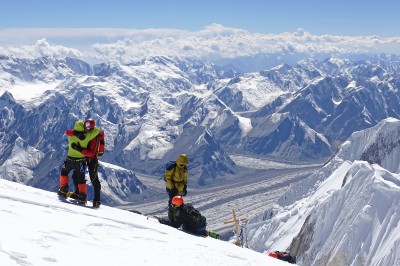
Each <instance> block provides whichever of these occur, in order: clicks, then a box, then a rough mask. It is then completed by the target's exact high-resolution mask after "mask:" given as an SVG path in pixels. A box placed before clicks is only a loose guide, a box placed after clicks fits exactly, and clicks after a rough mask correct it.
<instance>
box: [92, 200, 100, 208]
mask: <svg viewBox="0 0 400 266" xmlns="http://www.w3.org/2000/svg"><path fill="white" fill-rule="evenodd" d="M100 205H101V202H100V200H93V208H99V207H100Z"/></svg>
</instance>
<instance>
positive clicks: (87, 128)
mask: <svg viewBox="0 0 400 266" xmlns="http://www.w3.org/2000/svg"><path fill="white" fill-rule="evenodd" d="M94 126H95V122H94V120H93V119H92V118H89V119H86V120H85V131H90V130H92V129H93V128H94Z"/></svg>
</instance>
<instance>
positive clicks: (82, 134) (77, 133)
mask: <svg viewBox="0 0 400 266" xmlns="http://www.w3.org/2000/svg"><path fill="white" fill-rule="evenodd" d="M74 135H75V137H77V138H78V139H80V140H84V139H85V133H83V132H81V131H76V130H74Z"/></svg>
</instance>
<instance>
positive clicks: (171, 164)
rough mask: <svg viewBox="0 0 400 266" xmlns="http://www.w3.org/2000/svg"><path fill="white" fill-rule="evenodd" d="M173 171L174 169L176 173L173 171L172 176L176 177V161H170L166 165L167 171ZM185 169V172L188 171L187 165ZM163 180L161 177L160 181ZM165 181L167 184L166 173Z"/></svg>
mask: <svg viewBox="0 0 400 266" xmlns="http://www.w3.org/2000/svg"><path fill="white" fill-rule="evenodd" d="M172 169H174V171H172V175H171V176H174V174H175V169H176V161H169V162H168V163H167V164H166V165H165V170H168V171H171V170H172ZM184 169H185V171H187V167H186V165H185V167H184ZM161 178H162V177H160V179H161ZM160 179H159V180H160ZM164 181H165V182H167V180H166V177H165V173H164Z"/></svg>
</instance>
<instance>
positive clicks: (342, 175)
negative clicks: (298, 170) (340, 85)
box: [248, 118, 400, 266]
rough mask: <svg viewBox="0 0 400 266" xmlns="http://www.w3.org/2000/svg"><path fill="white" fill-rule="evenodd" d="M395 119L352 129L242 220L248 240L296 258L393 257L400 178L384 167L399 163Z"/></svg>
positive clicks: (308, 261) (363, 261) (346, 261)
mask: <svg viewBox="0 0 400 266" xmlns="http://www.w3.org/2000/svg"><path fill="white" fill-rule="evenodd" d="M399 127H400V120H397V119H393V118H388V119H386V120H384V121H382V122H381V123H379V124H378V125H376V126H375V127H372V128H370V129H367V130H363V131H359V132H355V133H353V134H352V136H351V137H350V138H349V139H348V141H346V142H345V143H343V144H342V146H341V147H340V149H339V151H338V152H337V154H336V155H335V157H333V158H332V159H331V160H330V161H329V162H327V163H326V164H325V166H324V167H322V168H321V169H320V170H319V171H317V172H316V173H315V174H313V175H311V176H309V177H308V178H306V179H305V180H302V181H300V182H299V183H296V184H293V185H292V186H291V188H290V189H289V191H288V192H286V193H285V194H284V195H283V196H282V197H281V199H280V200H279V201H278V204H277V205H276V206H275V207H274V208H272V209H271V210H270V211H267V212H266V213H264V214H262V215H260V216H259V217H258V218H254V219H253V220H252V221H250V224H249V232H248V234H249V239H251V240H250V241H249V246H250V247H251V248H254V249H255V250H258V251H260V252H262V251H265V250H271V249H274V250H275V249H276V250H281V249H288V250H289V251H290V252H291V253H292V254H295V255H297V257H298V264H299V265H352V266H356V265H397V264H398V261H399V259H400V257H399V256H398V255H397V254H399V252H398V248H399V245H398V242H399V240H398V239H400V231H399V230H398V228H397V223H398V222H399V219H400V217H398V215H397V212H396V211H395V210H396V209H397V206H398V202H399V199H400V178H399V175H398V173H396V172H390V171H389V170H387V169H385V168H384V167H387V166H389V167H392V166H394V165H397V168H393V169H394V170H398V166H399V165H400V161H399V157H398V156H394V155H396V154H397V153H398V152H399V151H400V146H399V144H398V140H399V139H400V136H399V135H398V128H399ZM396 139H397V141H394V140H396ZM371 147H373V149H372V148H371ZM384 147H391V149H386V148H384ZM371 150H374V151H375V152H376V153H371V152H370V151H371ZM365 151H368V152H365ZM378 151H379V152H378ZM365 154H379V157H376V156H369V158H370V159H372V161H371V163H372V164H370V163H368V162H366V161H360V159H361V158H360V157H363V156H364V157H365V158H366V155H365ZM376 158H379V161H380V164H381V165H378V164H377V160H376Z"/></svg>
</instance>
